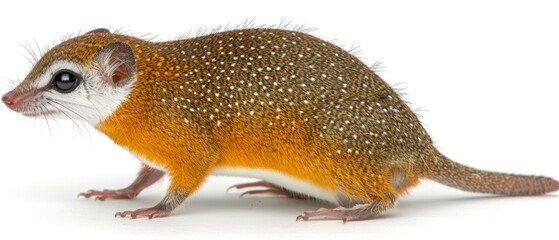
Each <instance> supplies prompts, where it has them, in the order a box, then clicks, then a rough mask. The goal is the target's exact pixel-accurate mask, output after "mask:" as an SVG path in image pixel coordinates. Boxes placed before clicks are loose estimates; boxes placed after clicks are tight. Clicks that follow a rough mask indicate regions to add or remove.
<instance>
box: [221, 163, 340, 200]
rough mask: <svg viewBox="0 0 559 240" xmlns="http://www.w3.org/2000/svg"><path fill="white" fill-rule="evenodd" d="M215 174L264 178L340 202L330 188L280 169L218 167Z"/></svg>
mask: <svg viewBox="0 0 559 240" xmlns="http://www.w3.org/2000/svg"><path fill="white" fill-rule="evenodd" d="M212 175H215V176H237V177H250V178H257V179H262V180H264V181H267V182H270V183H273V184H275V185H278V186H282V187H284V188H287V189H289V190H292V191H295V192H298V193H303V194H306V195H309V196H312V197H315V198H318V199H322V200H325V201H328V202H331V203H334V204H337V203H338V199H337V196H336V193H335V192H334V191H332V190H330V189H326V188H323V187H320V186H317V185H315V184H313V183H312V182H309V181H305V180H303V179H299V178H296V177H293V176H289V175H287V174H284V173H281V172H279V171H274V170H268V169H255V168H243V167H228V166H221V167H216V168H215V169H214V171H213V172H212Z"/></svg>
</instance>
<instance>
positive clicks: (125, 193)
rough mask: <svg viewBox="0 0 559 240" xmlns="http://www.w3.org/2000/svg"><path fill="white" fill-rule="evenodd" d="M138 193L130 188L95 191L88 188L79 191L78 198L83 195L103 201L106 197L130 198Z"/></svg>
mask: <svg viewBox="0 0 559 240" xmlns="http://www.w3.org/2000/svg"><path fill="white" fill-rule="evenodd" d="M137 195H138V191H134V190H131V189H126V188H125V189H120V190H107V189H105V190H103V191H97V190H93V189H91V190H89V191H87V192H84V193H80V194H78V196H77V197H78V198H79V197H84V198H92V197H95V200H99V201H105V200H107V199H132V198H134V197H136V196H137Z"/></svg>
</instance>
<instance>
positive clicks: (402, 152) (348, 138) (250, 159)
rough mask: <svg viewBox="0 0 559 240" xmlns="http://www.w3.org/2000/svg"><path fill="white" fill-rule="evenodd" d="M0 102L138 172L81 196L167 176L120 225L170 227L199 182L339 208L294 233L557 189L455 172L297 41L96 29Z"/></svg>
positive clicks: (334, 58) (370, 90)
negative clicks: (422, 206)
mask: <svg viewBox="0 0 559 240" xmlns="http://www.w3.org/2000/svg"><path fill="white" fill-rule="evenodd" d="M2 101H3V102H4V103H5V104H6V105H7V106H8V107H9V108H10V109H11V110H14V111H16V112H19V113H22V114H23V115H25V116H30V117H36V116H47V117H53V118H58V117H62V118H71V119H74V120H83V121H86V122H88V123H90V124H91V125H93V126H94V127H95V128H96V129H98V130H99V131H101V132H102V133H104V134H106V135H107V136H108V137H110V138H111V139H112V140H113V141H114V142H115V143H116V144H118V145H119V146H121V147H122V148H124V149H126V150H128V151H129V152H130V153H132V154H133V155H135V156H136V158H138V159H139V160H140V161H141V162H142V163H143V164H142V167H141V170H140V172H139V174H138V177H137V178H136V180H135V181H134V182H133V183H132V184H131V185H130V186H128V187H126V188H124V189H119V190H104V191H97V190H90V191H88V192H85V193H82V194H80V195H81V196H83V197H85V198H97V199H100V200H105V199H132V198H134V197H136V196H137V195H138V194H139V193H140V192H141V191H142V190H143V189H145V188H146V187H148V186H150V185H151V184H152V183H154V182H156V181H157V180H158V179H160V178H161V177H163V176H164V175H165V174H168V175H169V176H170V186H169V188H168V191H167V193H166V195H165V197H164V198H163V200H161V202H160V203H158V204H157V205H155V206H154V207H151V208H142V209H138V210H133V211H123V212H118V213H116V216H117V217H123V218H126V217H130V218H140V217H147V218H156V217H164V216H168V215H169V214H170V213H171V212H172V211H173V209H175V208H176V207H177V206H179V205H180V204H181V203H183V202H184V201H185V199H187V198H188V197H189V196H191V195H192V194H193V193H194V192H195V191H196V190H197V189H198V188H199V187H200V185H201V184H202V183H203V182H204V179H206V178H207V177H208V176H209V175H233V176H244V177H252V178H258V179H261V180H263V181H261V182H256V183H249V184H241V185H236V186H233V188H237V189H244V188H250V187H263V188H264V190H252V191H248V192H246V194H252V195H258V194H269V193H271V194H275V195H280V196H287V197H294V198H311V199H318V200H324V201H327V202H330V203H333V204H335V205H337V206H339V207H337V208H334V209H325V208H322V209H319V210H317V211H309V212H305V213H303V214H302V215H300V216H298V217H297V218H296V219H297V220H302V221H307V220H314V219H329V220H342V221H344V222H345V221H354V220H363V219H371V218H375V217H377V216H379V215H381V214H383V213H385V212H387V211H388V210H390V209H392V208H394V207H395V206H396V203H397V199H398V197H400V196H402V195H404V194H406V192H407V191H408V190H409V189H410V188H411V187H413V186H415V185H416V184H418V182H419V180H420V179H431V180H434V181H437V182H439V183H442V184H445V185H447V186H450V187H454V188H457V189H461V190H464V191H471V192H481V193H492V194H501V195H539V194H545V193H548V192H553V191H557V190H558V189H559V182H557V181H556V180H553V179H551V178H548V177H541V176H524V175H513V174H505V173H496V172H489V171H483V170H478V169H475V168H471V167H467V166H464V165H461V164H459V163H456V162H453V161H451V160H450V159H449V158H447V157H445V156H444V155H443V154H441V153H440V152H439V151H438V150H437V149H436V148H435V147H434V146H433V142H432V141H431V138H430V137H429V135H428V134H427V132H426V131H425V129H424V128H423V127H422V125H421V124H420V122H419V120H418V118H417V116H416V115H415V114H414V112H413V111H412V110H410V108H409V107H408V106H407V105H406V104H405V102H404V101H402V100H401V98H400V97H399V95H398V93H397V92H395V91H394V90H393V89H392V88H391V87H390V86H389V85H388V84H387V83H386V82H384V81H383V80H382V79H381V78H380V77H379V76H378V75H377V74H375V72H374V71H373V70H372V69H371V68H369V67H368V66H367V65H365V64H364V63H362V62H361V61H360V60H359V59H358V58H356V57H355V56H354V55H352V54H351V53H349V52H347V51H345V50H343V49H342V48H340V47H337V46H336V45H334V44H332V43H329V42H327V41H324V40H321V39H319V38H316V37H313V36H311V35H309V34H308V33H304V32H299V31H289V30H283V29H270V28H250V29H237V30H228V31H224V32H218V33H212V34H208V35H205V36H198V37H194V38H188V39H183V40H175V41H167V42H151V41H146V40H142V39H139V38H136V37H131V36H126V35H122V34H118V33H111V32H110V31H108V30H106V29H97V30H93V31H91V32H88V33H86V34H83V35H81V36H77V37H74V38H71V39H68V40H66V41H64V42H62V43H61V44H59V45H57V46H55V47H54V48H52V49H50V50H49V51H47V52H46V53H45V54H44V56H42V58H41V59H40V60H39V61H38V62H36V64H35V65H34V67H33V68H32V69H31V71H30V72H29V74H28V75H27V76H26V78H25V79H24V80H23V82H21V84H20V85H19V86H17V87H16V88H15V89H13V90H12V91H10V92H8V93H7V94H5V95H4V96H3V97H2Z"/></svg>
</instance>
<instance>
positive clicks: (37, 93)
mask: <svg viewBox="0 0 559 240" xmlns="http://www.w3.org/2000/svg"><path fill="white" fill-rule="evenodd" d="M130 41H134V39H133V38H130V37H126V36H122V35H116V34H111V33H110V32H109V31H108V30H106V29H97V30H94V31H91V32H88V33H86V34H84V35H81V36H78V37H75V38H72V39H69V40H67V41H64V42H63V43H61V44H59V45H57V46H55V47H54V48H52V49H51V50H49V51H48V52H46V53H45V54H44V56H42V57H41V59H40V60H39V61H38V62H37V63H36V64H35V65H34V66H33V68H32V69H31V71H30V72H29V74H28V75H27V76H26V77H25V79H24V80H23V82H21V83H20V84H19V86H17V87H16V88H15V89H13V90H12V91H10V92H8V93H6V94H5V95H4V96H3V97H2V101H3V102H4V103H5V104H6V106H8V107H9V108H10V109H11V110H13V111H16V112H19V113H22V114H23V115H25V116H47V117H54V118H71V119H74V120H83V121H87V122H89V123H91V124H93V125H96V124H98V123H99V122H100V121H102V120H103V119H105V118H106V117H107V116H109V115H110V114H111V113H112V112H113V111H114V110H115V109H116V108H118V106H119V104H120V103H121V102H122V101H123V100H125V99H126V96H127V95H128V94H129V93H130V91H131V88H132V86H133V83H134V81H135V80H136V61H135V57H134V53H133V50H132V47H131V46H130V44H131V42H130Z"/></svg>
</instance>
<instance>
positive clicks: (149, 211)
mask: <svg viewBox="0 0 559 240" xmlns="http://www.w3.org/2000/svg"><path fill="white" fill-rule="evenodd" d="M169 213H170V212H169V211H166V210H163V209H160V208H156V207H153V208H140V209H138V210H135V211H124V212H117V213H115V218H117V217H121V218H126V217H128V216H130V219H136V218H141V217H146V218H148V219H153V218H159V217H165V216H168V215H169Z"/></svg>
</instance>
